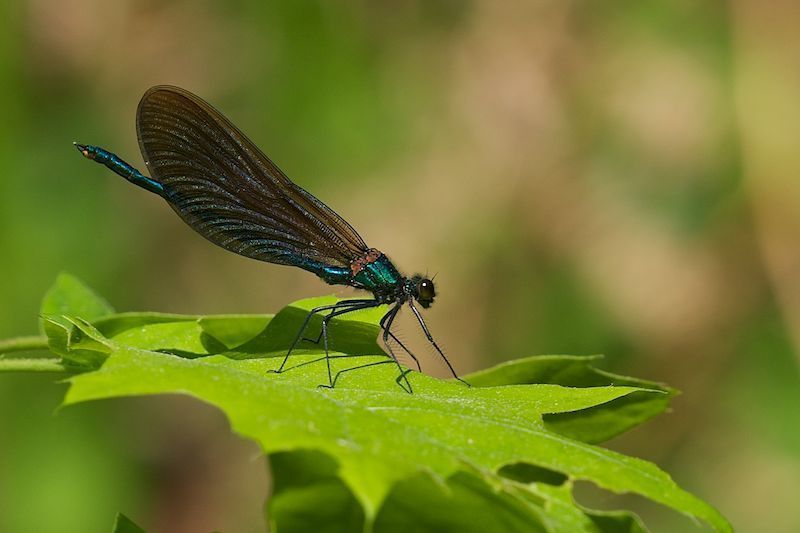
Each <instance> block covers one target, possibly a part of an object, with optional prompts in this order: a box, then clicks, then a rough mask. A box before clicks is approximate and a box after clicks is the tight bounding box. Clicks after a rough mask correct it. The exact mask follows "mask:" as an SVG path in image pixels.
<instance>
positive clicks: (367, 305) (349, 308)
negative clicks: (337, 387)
mask: <svg viewBox="0 0 800 533" xmlns="http://www.w3.org/2000/svg"><path fill="white" fill-rule="evenodd" d="M351 301H355V300H351ZM378 305H380V303H378V302H377V301H376V300H365V301H363V303H361V304H360V305H349V306H347V307H345V308H344V309H341V308H340V309H334V310H332V311H331V312H330V313H328V314H327V315H326V316H325V318H323V319H322V343H323V345H324V347H325V364H326V365H327V367H328V383H329V384H330V387H331V388H333V383H334V379H333V375H332V373H331V356H330V354H329V353H328V322H330V320H331V319H332V318H334V317H337V316H340V315H344V314H347V313H352V312H353V311H360V310H362V309H369V308H371V307H377V306H378Z"/></svg>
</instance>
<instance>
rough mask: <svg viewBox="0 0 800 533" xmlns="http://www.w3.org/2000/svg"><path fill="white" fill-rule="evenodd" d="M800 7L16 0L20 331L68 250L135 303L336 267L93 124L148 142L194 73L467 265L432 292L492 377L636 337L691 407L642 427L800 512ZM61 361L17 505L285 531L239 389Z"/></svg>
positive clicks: (656, 448)
mask: <svg viewBox="0 0 800 533" xmlns="http://www.w3.org/2000/svg"><path fill="white" fill-rule="evenodd" d="M797 20H800V5H798V4H797V3H796V2H790V1H788V0H780V1H775V2H770V3H763V2H758V1H756V0H733V1H720V2H696V1H691V0H675V1H666V0H643V1H640V2H634V3H631V2H600V1H587V2H563V1H555V0H553V1H544V0H543V1H533V2H531V1H523V0H520V1H513V2H512V1H508V2H494V1H489V0H487V1H483V2H478V1H475V2H459V1H455V0H418V1H411V0H408V1H394V2H388V1H373V2H369V1H361V2H358V1H353V2H327V1H324V0H318V1H307V0H303V1H297V0H284V1H278V2H275V1H269V2H263V1H258V0H236V1H231V2H210V1H191V2H190V1H188V0H186V1H169V2H166V1H156V0H140V1H132V0H126V1H118V2H102V1H100V0H65V1H62V2H51V1H48V0H28V1H21V0H5V1H4V2H2V3H0V21H2V22H0V29H1V30H2V31H0V98H2V100H1V101H2V120H0V139H2V142H0V163H1V168H2V177H1V178H0V201H1V203H0V206H1V207H0V250H1V251H0V295H2V301H3V304H2V306H0V335H1V336H3V337H5V336H12V335H21V334H32V333H35V329H36V314H37V307H38V300H39V297H40V296H41V294H42V293H43V292H44V290H45V289H46V288H47V286H48V285H49V284H50V283H51V282H52V280H53V279H54V278H55V276H56V274H57V273H58V272H59V271H62V270H66V271H69V272H71V273H73V274H75V275H77V276H79V277H80V278H82V279H84V280H85V281H86V282H87V283H89V284H90V285H91V286H93V287H94V288H95V289H97V290H98V291H99V292H100V293H101V294H104V295H106V296H107V297H108V299H109V300H110V301H111V303H112V304H113V305H114V306H115V307H116V308H117V309H120V310H159V311H171V312H182V313H227V312H236V313H240V312H258V313H264V312H275V311H277V310H278V309H280V308H281V307H282V306H283V305H284V304H286V303H288V302H290V301H292V300H295V299H298V298H301V297H307V296H314V295H321V294H327V293H330V292H331V290H332V289H331V287H329V286H327V285H325V284H324V283H322V282H320V281H318V280H316V279H315V278H314V277H313V276H311V275H309V274H307V273H305V272H303V271H300V270H293V269H290V268H285V267H278V266H272V265H267V264H263V263H258V262H255V261H251V260H247V259H243V258H240V257H237V256H234V255H233V254H230V253H228V252H225V251H223V250H221V249H218V248H215V247H214V246H212V245H210V244H209V243H207V242H206V241H204V240H203V239H202V238H200V237H199V236H197V235H196V234H195V233H193V232H192V231H191V230H189V229H188V228H187V227H185V226H184V225H183V223H182V222H181V221H180V220H179V219H178V218H177V217H176V216H175V215H174V213H173V212H172V211H171V210H170V209H169V208H168V207H167V206H166V205H164V204H163V202H162V201H161V200H160V199H159V198H157V197H155V196H154V195H151V194H148V193H146V192H144V191H141V190H139V189H136V188H134V187H133V186H131V185H130V184H128V183H126V182H124V181H123V180H122V179H119V178H118V177H115V176H113V175H112V174H111V173H109V172H107V171H105V170H104V169H102V168H100V167H97V166H94V165H91V164H89V163H87V162H86V161H85V160H83V159H82V158H81V157H80V156H79V155H78V154H77V153H76V152H75V151H74V149H73V148H72V146H71V143H72V141H75V140H77V141H82V142H87V143H95V144H101V145H103V146H105V147H107V148H109V149H112V150H113V151H115V152H117V153H118V154H120V155H121V156H122V157H124V158H126V159H128V160H130V161H131V162H132V163H134V164H135V165H136V166H142V164H141V157H140V156H139V151H138V146H137V142H136V135H135V130H134V116H135V110H136V104H137V102H138V100H139V97H140V96H141V94H142V93H143V92H144V91H145V89H147V88H148V87H149V86H150V85H154V84H162V83H169V84H175V85H179V86H182V87H185V88H187V89H189V90H191V91H193V92H195V93H197V94H199V95H201V96H203V97H204V98H205V99H207V100H209V101H210V102H212V103H213V104H214V105H215V106H216V107H218V108H219V109H221V110H222V111H223V112H224V113H225V114H226V115H227V116H228V117H230V118H231V120H232V121H233V122H234V123H236V124H237V125H239V127H240V128H241V129H242V130H243V131H245V132H246V133H247V134H248V135H249V136H250V137H251V138H252V139H253V140H254V141H255V142H256V144H258V145H259V146H261V147H262V148H263V149H264V151H265V152H266V153H268V154H269V155H270V156H271V157H272V158H273V159H274V160H275V161H276V162H277V163H278V164H279V165H280V166H281V167H282V168H283V169H284V170H285V171H286V172H287V174H288V175H289V176H291V177H292V178H293V179H294V180H295V181H297V182H298V183H299V184H301V185H302V186H304V187H306V188H308V189H310V190H311V191H313V193H314V194H315V195H317V196H318V197H320V198H321V199H323V200H324V201H325V202H326V203H328V204H329V205H331V206H332V207H333V208H334V209H336V210H337V211H338V212H339V213H341V214H342V215H343V216H345V218H347V220H349V221H350V222H351V223H352V224H353V225H354V226H355V227H356V228H358V229H359V232H360V233H361V234H362V236H363V237H364V238H365V240H366V241H367V242H368V243H369V244H370V245H372V246H376V247H378V248H380V249H382V250H384V251H386V252H387V253H388V254H389V255H390V256H391V257H392V258H393V259H394V260H395V262H396V263H397V264H398V266H399V267H401V269H403V270H405V271H406V272H408V273H411V272H414V271H422V272H428V273H429V274H433V273H438V276H437V277H436V283H437V289H438V293H439V297H438V299H437V301H436V305H435V306H433V307H432V308H431V309H430V310H429V312H428V313H427V316H428V317H429V318H430V322H431V327H432V329H433V331H434V334H435V335H436V336H437V338H438V339H439V342H440V344H442V345H443V346H445V348H446V351H447V352H448V353H449V355H450V357H451V359H452V360H453V361H454V362H455V365H456V367H457V368H458V369H459V370H460V371H461V372H467V371H471V370H475V369H478V368H482V367H485V366H487V365H490V364H493V363H496V362H499V361H503V360H507V359H511V358H515V357H521V356H526V355H533V354H542V353H569V354H592V353H605V354H607V363H606V365H607V368H608V369H610V370H613V371H616V372H620V373H625V374H631V375H636V376H639V377H643V378H649V379H655V380H659V381H664V382H667V383H669V384H670V385H672V386H674V387H676V388H678V389H681V390H682V391H683V395H682V396H680V397H678V398H677V399H676V400H675V402H674V411H673V412H672V413H670V414H667V415H663V416H661V417H660V418H658V419H656V420H655V421H653V422H650V423H649V424H647V425H646V426H645V427H642V428H639V429H638V430H636V431H634V432H632V433H631V434H630V435H627V436H625V437H624V438H620V439H617V440H616V441H615V442H613V443H611V446H612V447H614V448H615V449H618V450H621V451H624V452H626V453H631V454H634V455H637V456H640V457H643V458H646V459H649V460H652V461H655V462H657V463H658V464H660V465H661V466H662V467H664V468H665V469H666V470H668V471H669V472H671V473H672V475H673V477H674V478H675V479H676V481H678V482H679V483H680V484H681V485H683V486H684V487H686V488H687V489H689V490H691V491H693V492H695V493H697V494H698V495H700V496H701V497H704V498H705V499H707V500H709V501H710V502H711V503H712V504H714V505H715V506H717V507H718V508H719V509H720V510H721V511H722V512H723V513H724V514H725V515H726V516H727V517H728V518H729V519H730V520H731V521H732V522H733V523H734V525H735V526H736V527H737V528H738V530H740V531H770V532H796V531H800V513H798V509H797V501H798V499H800V415H798V413H800V372H799V371H798V361H799V360H800V359H799V357H800V347H799V346H800V246H799V244H800V180H799V179H798V176H799V175H800V174H799V173H798V171H800V147H799V146H798V142H800V97H798V95H800V69H798V68H797V66H798V58H800V33H798V32H797V27H796V26H797V25H796V21H797ZM341 294H342V295H347V294H348V293H347V291H343V292H342V293H341ZM406 318H408V317H406ZM401 328H402V331H404V333H405V335H404V338H407V339H410V341H412V342H415V343H417V344H415V345H417V346H422V344H421V343H419V339H418V338H417V337H418V334H417V330H416V328H414V327H413V324H411V323H410V322H405V325H404V326H401ZM53 381H54V378H53V377H52V376H19V375H2V376H0V531H4V532H11V533H14V532H30V531H37V532H51V531H52V532H87V531H106V530H108V529H109V528H110V525H111V523H112V522H113V517H114V515H115V514H116V512H118V511H123V512H125V513H127V514H129V515H130V516H132V517H133V518H134V519H135V520H136V521H138V522H140V523H141V524H142V525H144V526H146V527H147V528H148V529H149V530H152V531H170V532H184V531H185V532H193V531H210V530H212V529H215V528H217V529H222V530H224V531H227V532H231V531H233V532H235V531H263V530H264V529H265V525H264V522H263V517H262V512H261V505H262V503H263V501H264V498H265V497H266V494H267V492H268V485H269V481H268V475H267V473H266V468H265V464H264V461H263V459H259V457H258V450H257V449H256V448H255V446H253V445H250V444H249V443H246V442H243V441H241V440H239V439H237V438H235V437H233V436H231V435H229V434H228V431H227V423H226V421H225V420H224V419H223V418H222V416H221V415H220V414H219V413H217V412H216V411H214V410H212V409H211V408H209V407H206V406H203V405H200V404H199V403H198V402H193V401H191V400H188V399H185V398H156V399H153V398H151V399H136V400H124V401H115V402H107V403H103V404H97V405H83V406H78V407H71V408H69V409H65V410H63V411H59V412H58V413H57V414H56V415H55V416H54V410H55V408H56V406H57V405H58V402H59V399H60V396H61V394H62V393H63V390H64V385H54V384H53ZM615 502H617V500H613V499H611V498H609V500H608V502H607V503H608V504H609V505H614V503H615ZM600 503H602V501H601V502H600ZM625 504H626V505H628V504H630V505H633V506H635V508H636V509H637V510H638V511H639V512H641V513H642V515H643V516H644V517H645V518H647V519H649V520H650V524H652V525H653V526H654V529H655V530H656V531H678V530H682V528H684V527H685V526H686V522H685V521H684V520H683V519H681V518H680V517H676V516H674V515H673V514H671V513H670V512H667V511H663V510H661V509H658V508H653V507H652V506H648V505H645V504H642V503H641V502H638V501H633V502H626V503H625Z"/></svg>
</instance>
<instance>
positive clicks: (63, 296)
mask: <svg viewBox="0 0 800 533" xmlns="http://www.w3.org/2000/svg"><path fill="white" fill-rule="evenodd" d="M113 312H114V309H113V308H112V307H111V306H110V305H109V304H108V302H106V301H105V300H104V299H103V298H102V297H100V296H98V295H97V293H95V292H94V291H93V290H92V289H90V288H89V287H87V286H86V285H84V284H83V282H82V281H80V280H79V279H77V278H76V277H74V276H72V275H70V274H67V273H61V274H59V275H58V277H57V278H56V281H55V283H54V284H53V286H52V287H50V289H48V291H47V292H46V293H45V295H44V298H43V299H42V304H41V307H40V309H39V313H40V314H41V315H42V316H53V317H60V316H63V315H70V316H75V317H80V318H82V319H84V320H88V321H92V320H95V319H97V318H100V317H102V316H105V315H109V314H111V313H113ZM54 320H56V321H58V320H59V319H58V318H54Z"/></svg>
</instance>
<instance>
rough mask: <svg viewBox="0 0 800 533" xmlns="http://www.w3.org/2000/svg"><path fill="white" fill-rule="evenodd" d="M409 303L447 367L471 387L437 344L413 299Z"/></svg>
mask: <svg viewBox="0 0 800 533" xmlns="http://www.w3.org/2000/svg"><path fill="white" fill-rule="evenodd" d="M408 305H409V307H411V311H413V312H414V316H415V317H417V321H418V322H419V325H420V326H421V327H422V331H423V332H424V333H425V336H426V337H427V338H428V342H430V343H431V344H432V345H433V347H434V348H436V351H437V352H438V353H439V355H440V356H441V358H442V360H443V361H444V362H445V364H446V365H447V368H449V369H450V373H451V374H453V377H454V378H456V379H457V380H458V381H460V382H461V383H463V384H464V385H466V386H467V387H470V386H471V385H470V384H469V383H467V382H466V381H464V380H463V379H461V378H460V377H458V374H456V371H455V369H454V368H453V365H451V364H450V361H448V360H447V357H446V356H445V355H444V352H442V349H441V348H439V345H438V344H436V341H435V340H433V335H431V332H430V331H428V326H426V325H425V321H424V320H423V319H422V315H421V314H420V313H419V311H418V310H417V308H416V307H414V303H413V302H412V301H411V300H409V301H408Z"/></svg>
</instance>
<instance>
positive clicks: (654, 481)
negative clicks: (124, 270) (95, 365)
mask: <svg viewBox="0 0 800 533" xmlns="http://www.w3.org/2000/svg"><path fill="white" fill-rule="evenodd" d="M308 305H314V304H307V303H306V304H301V305H299V306H297V307H298V308H304V307H305V308H307V307H308ZM280 316H281V314H279V315H277V316H276V317H275V319H273V320H272V321H271V322H270V323H269V325H268V326H267V328H266V330H267V331H268V330H269V329H270V328H274V327H276V326H275V325H276V324H280V322H279V318H280ZM296 322H297V321H296V320H291V321H287V322H286V326H285V327H286V328H291V329H292V330H294V328H295V325H296ZM342 322H348V321H342ZM350 322H352V321H350ZM74 325H75V327H77V328H79V329H81V330H82V331H83V330H84V329H86V331H84V334H85V335H86V336H87V337H89V338H92V339H93V340H95V341H97V339H95V338H94V335H96V334H98V333H97V330H94V329H93V328H92V329H88V328H87V326H86V325H85V324H83V323H81V322H77V321H76V322H74ZM348 325H349V324H346V323H345V324H340V327H339V328H337V329H332V331H331V334H332V335H333V334H334V332H336V331H337V330H338V333H339V335H340V336H341V338H342V339H343V340H342V341H340V342H341V344H340V346H341V345H346V344H347V341H346V338H345V334H346V333H347V334H349V329H348ZM354 326H357V328H356V329H357V331H361V334H362V335H366V333H364V331H363V330H365V329H366V328H365V326H364V325H362V324H354ZM373 331H376V330H375V327H374V325H373ZM276 334H277V333H276ZM290 335H291V333H290ZM286 338H288V337H287V336H286V335H285V333H284V342H285V339H286ZM256 340H257V341H258V342H261V343H266V340H265V339H264V338H263V336H259V337H257V338H256V339H254V341H253V342H255V341H256ZM97 342H99V341H97ZM373 343H374V341H373ZM99 344H100V345H101V346H105V347H107V348H108V349H109V350H110V351H109V353H108V354H107V357H108V358H107V359H106V360H105V362H104V364H103V365H102V367H101V368H100V369H98V370H96V371H93V372H87V373H85V374H81V375H78V376H75V377H73V378H71V380H70V381H71V387H70V389H69V391H68V393H67V397H66V400H65V403H66V404H73V403H76V402H80V401H86V400H92V399H101V398H110V397H117V396H128V395H141V394H159V393H184V394H190V395H192V396H195V397H197V398H199V399H201V400H203V401H205V402H208V403H210V404H212V405H216V406H218V407H219V408H220V409H222V410H223V411H224V412H225V413H226V415H227V416H228V418H229V419H230V421H231V425H232V427H233V429H234V430H235V431H237V432H238V433H240V434H242V435H244V436H246V437H249V438H252V439H253V440H255V441H256V442H258V443H259V444H260V445H261V446H262V447H263V449H264V450H265V451H266V452H270V453H271V452H277V451H286V450H296V449H311V450H318V451H321V452H324V453H325V454H327V455H329V456H330V457H331V458H333V459H334V460H335V461H336V463H337V464H338V473H337V475H338V476H339V477H340V479H342V481H343V482H344V484H345V485H346V486H347V487H348V488H349V490H350V491H352V493H353V495H354V496H355V498H356V500H357V501H358V502H360V504H361V505H362V507H363V509H364V512H365V516H366V519H367V520H368V521H372V520H374V518H375V517H376V516H377V513H378V510H379V508H380V506H381V504H382V503H383V501H384V500H385V498H386V496H387V494H389V492H390V491H391V489H392V487H393V486H394V485H395V484H396V483H398V482H400V481H402V480H405V479H408V478H411V477H413V476H415V475H418V474H419V473H420V472H422V473H425V474H426V475H428V476H432V479H438V480H446V479H448V478H449V477H451V476H452V475H454V474H455V473H456V472H458V471H461V470H463V469H464V468H465V467H467V466H468V467H469V468H471V469H477V470H479V471H481V472H490V473H494V472H496V471H497V470H498V469H499V468H501V467H502V466H503V465H505V464H509V463H519V462H523V463H530V464H534V465H537V466H540V467H544V468H547V469H549V470H553V471H555V472H561V473H563V474H565V475H567V476H569V477H570V478H571V479H583V480H588V481H592V482H594V483H596V484H597V485H599V486H601V487H604V488H606V489H609V490H612V491H615V492H634V493H638V494H641V495H643V496H645V497H648V498H650V499H652V500H654V501H657V502H661V503H663V504H665V505H668V506H671V507H673V508H674V509H676V510H679V511H682V512H685V513H687V514H689V515H693V516H696V517H699V518H702V519H704V520H706V521H707V522H709V523H710V524H712V526H714V527H715V528H716V529H718V530H723V531H724V530H727V529H728V525H727V523H726V522H725V520H724V519H723V518H722V517H721V516H720V515H719V514H718V513H717V512H716V511H715V510H714V509H713V508H711V507H710V506H708V505H707V504H705V503H704V502H702V501H701V500H699V499H697V498H695V497H694V496H692V495H691V494H689V493H687V492H685V491H683V490H681V489H680V488H679V487H678V486H677V485H675V483H674V482H673V481H672V480H671V479H670V478H669V476H668V475H667V474H665V473H664V472H662V471H661V470H659V469H658V468H657V467H655V466H654V465H652V464H650V463H647V462H645V461H641V460H638V459H634V458H630V457H626V456H623V455H621V454H617V453H615V452H611V451H609V450H605V449H602V448H597V447H595V446H591V445H589V444H586V443H582V442H578V441H575V440H572V439H569V438H566V437H564V436H562V435H559V434H557V433H555V432H552V431H550V430H548V429H547V427H546V426H545V424H544V422H543V420H542V417H543V415H545V414H552V413H564V412H572V411H578V410H582V409H588V408H591V407H594V406H597V405H602V404H604V403H607V402H610V401H613V400H615V399H617V398H624V397H625V396H628V395H630V394H633V393H636V392H642V389H641V388H637V387H630V386H602V387H588V388H569V387H562V386H559V385H552V384H534V385H505V386H499V387H473V388H467V387H464V386H463V385H462V384H460V383H452V382H445V381H441V380H436V379H433V378H430V377H428V376H425V375H421V374H418V373H412V374H410V375H409V379H410V381H411V383H412V385H413V387H414V391H415V392H414V394H411V395H410V394H407V393H405V392H404V391H403V390H402V389H401V388H400V387H398V386H397V385H396V384H395V383H394V380H395V377H396V375H397V369H396V367H394V365H380V366H376V367H372V368H369V369H359V370H356V371H352V372H350V371H347V372H345V373H344V374H342V375H341V376H342V377H341V380H340V381H339V383H338V384H337V387H336V388H335V389H332V390H329V389H319V388H318V387H317V386H318V385H319V384H320V383H326V382H327V373H326V372H327V371H326V367H325V364H324V362H322V361H319V362H317V363H313V364H305V365H303V363H307V362H309V361H312V360H314V359H318V358H319V353H316V354H309V355H305V356H296V357H293V364H294V365H299V367H297V368H294V369H293V370H290V371H288V372H285V373H283V374H280V375H278V374H270V373H268V370H270V369H275V368H276V367H277V365H278V363H279V360H277V359H275V358H265V359H242V360H233V359H231V358H229V357H226V356H223V355H214V356H208V357H204V358H201V359H185V358H181V357H175V356H172V355H169V354H163V353H157V352H153V351H149V350H143V349H140V348H135V347H132V346H126V345H123V344H121V343H119V342H118V341H117V340H116V339H115V340H113V341H110V340H105V341H104V342H99ZM355 346H357V347H359V348H364V347H365V344H364V343H363V342H359V343H356V344H355ZM242 353H248V352H242ZM248 355H251V356H252V355H254V354H252V353H248ZM379 361H387V359H386V358H385V357H374V356H373V357H369V356H366V357H355V358H354V357H341V358H337V359H334V360H333V367H334V372H338V371H342V370H347V369H350V368H353V367H355V366H357V365H359V364H364V363H369V362H379ZM492 475H494V476H495V477H496V479H497V480H501V481H502V479H503V478H501V477H500V476H499V475H497V474H492Z"/></svg>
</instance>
